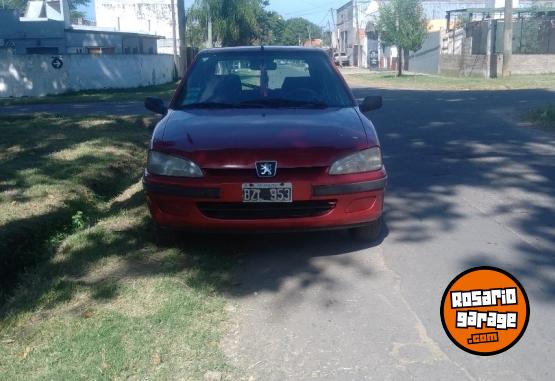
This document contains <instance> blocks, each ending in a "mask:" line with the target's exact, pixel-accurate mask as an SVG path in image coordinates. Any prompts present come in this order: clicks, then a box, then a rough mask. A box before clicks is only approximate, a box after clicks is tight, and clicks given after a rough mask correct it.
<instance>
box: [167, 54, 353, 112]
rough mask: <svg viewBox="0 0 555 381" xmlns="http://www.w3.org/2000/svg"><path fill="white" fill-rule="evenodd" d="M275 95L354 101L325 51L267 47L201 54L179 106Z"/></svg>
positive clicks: (347, 103) (292, 98) (342, 102)
mask: <svg viewBox="0 0 555 381" xmlns="http://www.w3.org/2000/svg"><path fill="white" fill-rule="evenodd" d="M272 99H274V100H285V101H301V100H302V101H313V102H319V103H322V104H325V105H326V106H328V107H352V106H353V104H352V100H351V97H350V95H349V93H348V91H347V90H346V89H345V86H344V84H343V83H342V81H341V79H340V78H339V76H338V74H337V72H336V71H335V70H334V68H333V67H332V66H331V65H330V63H329V60H328V59H327V57H326V56H325V55H323V54H321V53H305V52H299V53H296V52H293V53H292V52H264V51H261V52H247V53H245V52H239V53H235V54H234V53H230V52H226V53H221V54H218V53H209V54H201V55H200V56H199V57H198V58H197V63H196V64H195V66H194V68H193V69H192V71H191V73H190V74H189V77H188V79H187V83H186V85H185V86H184V88H183V91H182V93H181V94H180V97H179V104H178V106H187V105H193V104H198V103H214V102H217V103H221V104H232V105H236V104H241V103H244V102H253V101H257V100H258V101H262V100H272Z"/></svg>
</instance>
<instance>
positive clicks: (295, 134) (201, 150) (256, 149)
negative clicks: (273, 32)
mask: <svg viewBox="0 0 555 381" xmlns="http://www.w3.org/2000/svg"><path fill="white" fill-rule="evenodd" d="M375 145H378V141H377V138H376V135H375V132H374V130H373V128H372V127H371V126H370V127H369V128H365V127H364V124H363V122H362V121H361V118H360V116H359V114H358V112H357V110H356V109H355V108H329V109H323V110H322V109H314V110H313V109H286V108H283V109H223V110H222V109H208V110H185V111H172V110H170V111H169V112H168V115H166V117H165V120H162V121H161V123H160V124H159V127H158V128H156V130H155V131H154V136H153V139H152V147H151V148H152V149H154V150H158V151H163V152H166V153H169V154H173V155H177V156H182V157H186V158H189V159H191V160H193V161H195V162H196V163H197V164H198V165H199V166H200V167H202V168H252V167H253V165H254V162H255V161H262V160H277V161H278V163H279V166H280V167H281V168H294V167H324V166H329V165H330V164H331V163H332V162H333V161H335V160H336V159H337V158H339V157H342V156H345V155H347V154H349V153H351V152H354V151H357V150H360V149H364V148H367V147H372V146H375Z"/></svg>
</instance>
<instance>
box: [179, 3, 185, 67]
mask: <svg viewBox="0 0 555 381" xmlns="http://www.w3.org/2000/svg"><path fill="white" fill-rule="evenodd" d="M177 19H178V22H177V25H178V26H179V56H180V57H181V64H180V71H179V73H180V74H181V76H184V75H185V72H186V71H187V40H186V37H187V33H186V29H185V28H186V27H187V19H186V17H185V0H177Z"/></svg>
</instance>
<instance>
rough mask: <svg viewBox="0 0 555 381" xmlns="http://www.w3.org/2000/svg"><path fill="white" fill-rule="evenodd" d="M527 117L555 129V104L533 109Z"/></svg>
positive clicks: (531, 120)
mask: <svg viewBox="0 0 555 381" xmlns="http://www.w3.org/2000/svg"><path fill="white" fill-rule="evenodd" d="M525 119H526V120H528V121H530V122H534V123H537V124H539V125H541V126H544V127H547V128H550V129H553V130H555V104H551V105H548V106H544V107H540V108H537V109H535V110H532V111H530V112H528V113H527V114H526V115H525Z"/></svg>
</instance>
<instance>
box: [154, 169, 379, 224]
mask: <svg viewBox="0 0 555 381" xmlns="http://www.w3.org/2000/svg"><path fill="white" fill-rule="evenodd" d="M330 181H333V183H330ZM252 182H272V183H274V182H276V183H280V182H290V183H292V185H293V203H290V204H265V205H263V204H255V205H253V204H248V205H247V204H243V203H242V184H243V183H252ZM386 182H387V175H386V172H385V169H384V170H380V171H376V172H372V173H370V174H362V175H361V174H356V175H345V176H336V177H331V176H327V175H326V176H322V177H321V178H306V177H303V176H289V177H287V178H273V179H259V178H250V177H248V178H241V179H240V180H239V181H237V178H229V177H227V178H225V177H222V178H209V179H208V178H201V179H178V178H168V177H162V176H155V175H151V174H148V173H145V175H144V177H143V186H144V189H145V192H146V195H147V200H148V206H149V209H150V213H151V215H152V218H153V219H154V221H155V222H156V223H157V224H159V225H163V226H167V227H171V228H182V229H194V230H197V229H198V230H221V231H229V230H248V231H267V230H305V229H308V230H311V229H333V228H341V227H349V226H356V225H360V224H363V223H366V222H370V221H374V220H377V219H378V218H380V216H381V214H382V210H383V198H384V190H385V186H386Z"/></svg>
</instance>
